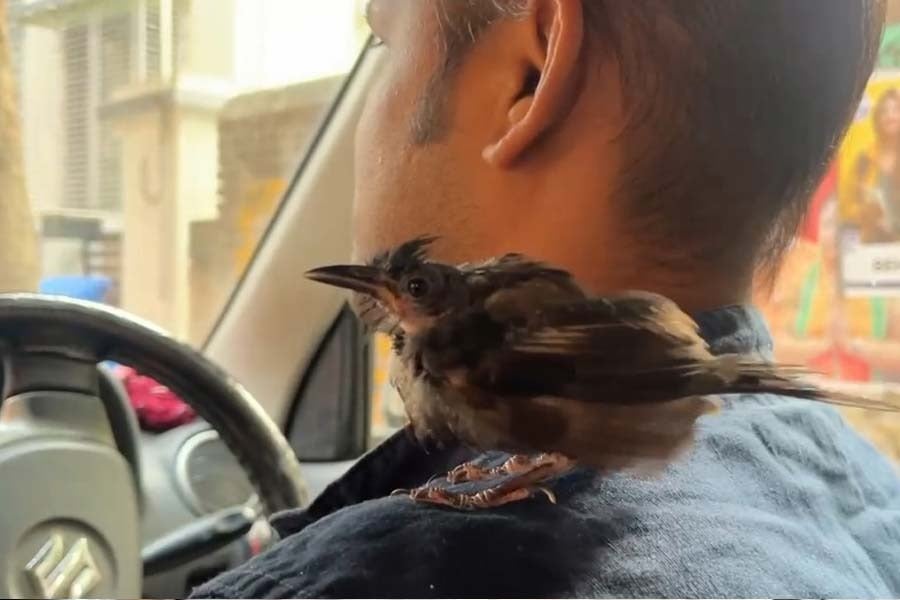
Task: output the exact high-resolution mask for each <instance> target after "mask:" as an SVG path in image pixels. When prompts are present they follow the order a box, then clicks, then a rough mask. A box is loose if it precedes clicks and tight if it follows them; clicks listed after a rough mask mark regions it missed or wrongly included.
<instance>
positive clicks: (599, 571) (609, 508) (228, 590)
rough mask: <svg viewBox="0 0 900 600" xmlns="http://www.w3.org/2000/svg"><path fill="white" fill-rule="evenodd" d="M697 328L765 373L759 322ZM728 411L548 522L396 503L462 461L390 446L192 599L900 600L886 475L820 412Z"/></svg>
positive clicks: (890, 483) (751, 403)
mask: <svg viewBox="0 0 900 600" xmlns="http://www.w3.org/2000/svg"><path fill="white" fill-rule="evenodd" d="M698 321H699V322H700V325H701V328H702V331H703V333H704V337H706V339H707V340H708V341H709V342H710V344H711V348H712V350H713V351H714V352H716V353H718V354H723V353H732V352H740V353H744V352H760V353H761V354H763V355H766V356H768V357H770V358H771V352H772V341H771V338H770V337H769V334H768V332H767V330H766V327H765V325H764V323H763V321H762V317H761V316H760V315H759V314H758V313H757V312H756V311H755V310H753V309H750V308H742V307H736V308H729V309H722V310H719V311H714V312H711V313H706V314H704V315H700V316H699V317H698ZM724 404H725V406H724V407H723V410H722V411H721V413H720V414H718V415H711V416H708V417H704V418H703V419H702V420H701V422H700V425H699V431H698V432H697V443H696V447H695V448H694V450H693V452H692V453H690V454H689V455H688V456H686V457H685V458H684V459H683V460H681V461H679V462H677V463H675V464H673V465H672V466H671V467H670V468H669V469H668V470H667V471H666V472H665V473H664V474H662V475H661V476H659V477H657V478H646V479H638V478H635V477H630V476H627V475H603V474H598V473H596V472H592V471H588V470H578V471H575V472H573V473H571V474H569V475H567V476H564V477H562V478H560V479H559V480H558V481H556V482H555V483H554V484H552V486H551V487H552V489H553V490H554V492H555V493H556V495H557V497H558V499H559V504H558V505H556V506H554V505H551V504H550V503H549V502H547V500H546V499H545V498H543V497H542V496H541V497H538V498H537V499H534V500H529V501H525V502H520V503H515V504H511V505H508V506H506V507H502V508H500V509H496V510H486V511H475V512H458V511H454V510H448V509H445V508H439V507H433V506H428V505H424V504H417V503H414V502H412V501H410V500H409V499H408V498H405V497H391V496H390V493H391V491H392V490H395V489H409V488H411V487H415V486H418V485H421V484H423V483H425V482H426V481H427V480H428V479H429V477H431V476H432V475H434V474H442V473H446V472H447V471H448V470H449V469H450V468H451V467H453V466H455V465H456V464H458V463H459V462H460V461H462V460H463V459H465V458H467V455H466V453H465V452H464V451H462V450H461V449H458V448H457V449H449V450H446V451H433V452H431V453H430V454H426V453H425V452H424V451H423V450H422V449H421V448H420V447H419V446H418V445H416V444H415V443H414V442H413V441H411V440H410V436H409V435H408V434H407V432H406V431H401V432H400V433H398V434H397V435H395V436H394V437H392V438H391V439H389V440H388V441H387V442H385V443H384V444H382V445H381V446H379V447H378V448H376V449H375V450H373V451H372V452H370V453H369V454H368V455H366V456H364V457H363V458H362V459H360V461H359V462H358V463H357V464H356V466H354V468H353V469H351V470H350V471H348V472H347V474H346V475H345V476H344V477H343V478H342V479H340V480H339V481H338V482H336V483H334V484H332V485H331V486H329V487H328V488H327V490H326V491H325V492H324V493H323V494H322V495H321V496H319V497H318V498H317V499H316V500H315V501H314V502H313V503H312V505H310V507H309V508H308V509H307V510H304V511H301V510H298V511H292V512H288V513H284V514H282V515H280V516H278V517H276V518H275V519H274V520H273V525H274V526H275V528H276V529H277V530H278V531H279V533H280V535H281V538H282V541H281V542H280V543H279V544H277V545H276V546H275V547H274V548H272V549H271V550H269V551H268V552H266V553H264V554H262V555H260V556H258V557H257V558H255V559H253V560H251V561H249V562H247V563H245V564H243V565H241V566H239V567H238V568H237V569H235V570H234V571H231V572H228V573H225V574H222V575H220V576H219V577H217V578H216V579H214V580H212V581H211V582H210V583H208V584H206V585H204V586H202V587H200V588H198V589H197V591H196V592H195V596H194V597H207V598H356V597H363V598H432V597H436V598H466V597H478V598H563V597H578V598H598V597H625V598H645V597H650V598H734V597H737V598H896V597H900V479H898V475H897V473H896V472H895V471H894V470H893V469H892V467H891V466H890V465H889V464H888V462H887V461H886V460H885V459H884V458H883V457H882V456H881V455H880V454H879V453H878V452H877V451H876V450H875V449H874V448H873V447H872V446H871V445H870V444H869V443H867V442H865V441H864V440H863V439H862V438H860V437H859V436H858V435H857V434H856V433H854V432H853V430H851V429H850V427H848V426H847V425H846V424H845V422H844V421H843V420H842V418H841V417H840V415H839V414H838V413H837V412H836V411H835V410H834V409H833V408H831V407H830V406H824V405H821V404H815V403H811V402H805V401H801V400H792V399H787V398H778V397H775V396H771V395H744V396H729V397H728V398H727V399H725V400H724ZM505 458H507V456H506V455H503V454H499V453H490V454H486V455H483V456H481V457H480V459H479V460H480V461H481V462H483V463H488V464H500V463H501V462H502V461H503V460H505ZM439 481H440V480H439ZM445 485H446V484H445ZM463 485H469V486H473V485H478V484H463ZM470 489H471V488H470Z"/></svg>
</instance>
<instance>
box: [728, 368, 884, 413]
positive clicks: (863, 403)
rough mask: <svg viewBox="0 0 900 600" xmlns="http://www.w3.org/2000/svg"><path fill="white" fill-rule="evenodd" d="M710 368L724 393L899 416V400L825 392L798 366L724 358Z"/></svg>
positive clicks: (811, 372)
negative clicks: (722, 384)
mask: <svg viewBox="0 0 900 600" xmlns="http://www.w3.org/2000/svg"><path fill="white" fill-rule="evenodd" d="M710 367H711V368H712V369H713V372H714V373H715V374H716V375H717V376H719V377H721V379H722V380H723V381H724V382H725V386H726V389H727V391H726V392H724V393H733V394H741V393H747V394H751V393H755V394H760V393H763V394H777V395H781V396H790V397H794V398H801V399H805V400H813V401H816V402H824V403H827V404H834V405H838V406H849V407H855V408H863V409H867V410H880V411H890V412H900V397H897V396H894V395H885V396H883V397H882V398H871V397H865V396H860V395H857V394H849V393H846V392H842V391H839V390H836V389H829V388H828V387H827V386H826V385H817V384H816V383H815V382H814V381H813V380H814V379H816V378H817V377H821V375H819V374H817V373H814V372H813V371H810V370H809V369H806V368H804V367H800V366H794V365H778V364H772V363H768V362H765V361H761V360H753V359H748V358H747V357H745V356H738V355H725V356H721V357H718V358H717V359H716V360H714V361H713V362H712V363H710Z"/></svg>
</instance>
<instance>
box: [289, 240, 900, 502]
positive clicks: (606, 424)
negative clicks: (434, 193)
mask: <svg viewBox="0 0 900 600" xmlns="http://www.w3.org/2000/svg"><path fill="white" fill-rule="evenodd" d="M436 240H437V238H436V237H433V236H421V237H417V238H415V239H412V240H409V241H407V242H405V243H402V244H399V245H398V246H397V247H395V248H393V249H391V250H388V251H385V252H381V253H379V254H378V255H376V256H375V257H373V258H372V259H371V260H370V261H368V262H367V263H366V264H363V265H333V266H327V267H321V268H318V269H313V270H311V271H309V272H307V273H306V277H308V278H309V279H311V280H313V281H316V282H320V283H324V284H328V285H331V286H337V287H340V288H344V289H348V290H351V291H352V292H354V296H353V300H352V303H351V304H352V307H353V309H354V311H355V312H356V314H357V315H358V316H359V318H360V320H361V321H362V323H363V324H364V325H365V326H366V327H367V328H368V329H370V330H373V331H378V332H382V333H385V334H388V335H390V336H391V338H392V348H393V352H394V354H395V358H396V360H394V361H393V363H392V368H391V375H390V379H391V382H392V384H393V385H394V387H395V388H396V389H397V391H398V393H399V395H400V397H401V399H402V400H403V404H404V407H405V410H406V413H407V416H408V418H409V427H410V428H411V432H412V433H413V434H414V435H415V437H416V438H417V439H418V440H419V441H420V442H422V443H434V444H437V445H439V446H441V445H450V444H462V445H464V446H468V447H470V448H472V449H475V450H480V451H489V450H497V451H503V452H506V453H509V454H510V455H511V457H510V458H509V459H508V460H507V461H506V462H505V463H503V464H502V465H500V466H498V467H493V468H483V467H481V466H479V465H477V464H475V463H473V462H469V463H464V464H461V465H459V466H458V467H456V468H454V469H453V470H452V471H450V472H449V473H448V474H447V480H448V481H449V482H450V483H461V482H472V481H486V480H495V481H499V483H498V484H496V485H494V486H491V487H488V488H486V489H483V490H481V491H478V492H472V493H462V492H453V491H450V490H449V489H447V487H446V486H444V487H442V486H437V485H432V484H431V482H429V483H427V484H425V485H424V486H421V487H419V488H416V489H414V490H408V491H407V490H400V493H405V494H408V495H409V496H410V497H411V498H412V499H413V500H417V501H421V502H428V503H432V504H439V505H443V506H447V507H450V508H454V509H460V510H476V509H487V508H493V507H497V506H502V505H504V504H507V503H510V502H516V501H519V500H523V499H527V498H531V497H533V496H536V495H540V494H543V495H545V496H546V497H547V498H548V499H549V500H550V501H551V502H556V498H555V495H554V493H553V492H552V490H550V489H549V487H547V485H545V484H546V483H547V482H548V481H550V480H552V479H554V478H557V477H559V476H560V475H562V474H565V473H567V472H569V471H571V470H572V469H574V468H576V467H589V468H593V469H596V470H598V471H601V472H617V471H633V472H636V473H643V474H654V473H659V472H660V471H661V470H663V469H664V468H665V467H667V466H668V465H669V464H670V463H672V462H673V461H675V460H676V459H678V458H679V457H680V456H681V455H683V454H684V453H685V452H686V451H687V450H688V449H689V448H690V447H691V445H692V443H693V440H694V437H695V430H696V424H697V422H698V420H699V419H700V418H701V417H703V416H704V415H711V414H715V413H716V412H717V411H718V410H719V408H720V406H721V398H720V396H722V395H725V394H737V393H771V394H777V395H780V396H789V397H796V398H801V399H807V400H812V401H819V402H825V403H830V404H835V405H847V406H856V407H862V408H868V409H875V410H889V411H897V410H900V403H898V402H895V401H894V400H891V399H888V400H885V399H869V398H863V397H857V396H853V395H849V394H846V393H841V392H838V391H829V390H826V389H824V388H822V387H819V386H817V385H815V384H813V383H811V381H809V376H811V375H813V374H812V373H810V372H808V371H807V370H805V369H804V368H801V367H797V366H791V365H780V364H775V363H772V362H771V361H768V360H766V359H764V358H763V357H761V356H758V355H754V354H727V355H714V354H713V353H712V352H711V350H710V348H709V346H708V345H707V343H706V341H705V340H704V339H703V337H702V336H701V335H700V329H699V326H698V324H697V322H696V321H695V320H694V319H693V318H692V317H691V316H689V315H688V314H687V313H686V312H684V311H683V310H681V308H680V307H679V306H678V305H677V304H676V303H675V302H674V301H672V300H671V299H669V298H667V297H665V296H663V295H660V294H657V293H653V292H649V291H641V290H631V291H627V290H626V291H621V292H619V293H616V294H611V295H604V296H595V295H592V294H590V293H588V292H587V291H586V290H585V289H584V288H583V287H582V286H581V285H579V284H578V282H577V281H576V280H575V278H574V277H573V276H572V274H570V273H569V272H568V271H566V270H564V269H561V268H557V267H554V266H552V265H548V264H545V263H543V262H540V261H538V260H535V259H532V258H529V257H528V256H525V255H523V254H519V253H508V254H504V255H501V256H498V257H494V258H490V259H487V260H484V261H482V262H477V263H464V264H460V265H451V264H446V263H441V262H437V261H434V260H431V259H430V258H429V249H430V247H431V245H432V244H433V243H434V242H435V241H436ZM492 478H493V479H492Z"/></svg>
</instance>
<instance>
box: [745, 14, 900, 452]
mask: <svg viewBox="0 0 900 600" xmlns="http://www.w3.org/2000/svg"><path fill="white" fill-rule="evenodd" d="M889 7H890V9H889V15H888V17H889V23H888V26H887V28H886V31H885V35H884V38H883V40H882V45H881V49H880V52H879V57H878V66H877V68H876V70H875V73H874V74H873V76H872V78H871V79H870V81H869V83H868V86H867V88H866V91H865V94H864V96H863V99H862V102H861V103H860V105H859V108H858V110H857V111H856V115H855V117H854V119H853V122H852V124H851V126H850V129H849V131H848V132H847V135H846V137H845V138H844V140H843V142H842V143H841V144H840V146H839V149H838V152H837V156H836V157H835V159H834V161H833V163H832V164H831V166H830V168H829V170H828V173H827V174H826V176H825V177H824V179H823V180H822V182H821V183H820V184H819V186H818V188H817V190H816V192H815V194H814V195H813V199H812V203H811V208H810V210H809V213H808V215H807V216H806V219H805V221H804V222H803V225H802V226H801V228H800V231H799V233H798V235H797V238H796V240H795V241H794V244H793V246H792V248H791V249H790V250H789V251H788V253H787V255H786V257H785V260H784V262H783V264H782V266H781V270H780V272H779V274H778V277H777V279H776V280H775V283H774V286H769V285H761V287H760V290H759V294H758V297H757V303H758V304H759V305H760V306H761V307H762V308H763V311H764V313H765V315H766V317H767V320H768V322H769V324H770V327H771V328H772V332H773V336H774V338H775V348H776V352H777V357H778V359H779V360H781V361H783V362H788V363H792V364H803V365H806V366H807V367H810V368H812V369H814V370H815V371H816V372H819V373H823V374H825V375H827V376H828V377H829V378H831V379H832V380H833V381H834V383H835V384H836V385H842V386H845V387H848V388H849V389H850V390H851V391H856V392H861V393H863V394H868V395H878V394H881V393H884V392H886V391H887V392H896V391H897V390H898V389H900V388H898V386H900V170H898V166H900V162H898V158H900V157H898V154H897V153H898V152H900V3H896V2H893V3H891V4H890V5H889ZM763 283H766V282H763ZM844 412H845V414H846V416H847V417H848V420H849V421H850V422H851V423H852V424H853V425H855V426H857V427H858V428H859V429H860V430H862V432H863V433H865V434H866V435H867V436H868V437H869V438H870V439H871V440H872V441H873V442H874V443H876V444H877V445H878V446H880V447H881V449H882V450H884V451H885V452H886V453H888V454H889V455H891V456H893V457H894V458H895V459H897V460H900V428H898V422H897V420H896V419H894V418H892V417H891V416H890V415H885V414H882V413H878V412H873V411H861V410H853V409H847V410H845V411H844Z"/></svg>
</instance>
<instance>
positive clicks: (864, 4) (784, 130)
mask: <svg viewBox="0 0 900 600" xmlns="http://www.w3.org/2000/svg"><path fill="white" fill-rule="evenodd" d="M583 5H584V11H585V19H586V22H587V24H588V26H589V28H590V31H591V33H592V35H591V38H590V39H591V40H592V41H593V42H594V43H592V44H591V45H592V46H593V47H595V48H598V49H600V51H607V52H611V53H613V55H614V56H615V58H616V60H617V61H618V63H619V65H620V70H621V77H622V84H623V86H622V87H623V91H624V94H625V102H626V106H628V107H629V119H628V124H627V127H626V129H625V130H623V133H622V138H621V140H622V142H623V147H624V148H625V152H626V154H627V156H626V163H625V164H626V165H627V168H626V170H625V172H623V173H622V174H621V178H620V182H619V186H618V190H619V193H618V196H619V197H620V199H621V203H622V208H623V211H624V214H626V215H627V216H628V217H629V220H630V222H631V223H632V224H633V225H634V227H635V231H636V233H637V234H639V235H642V236H644V237H645V239H648V240H650V241H653V242H662V243H666V244H668V246H667V247H669V248H679V249H680V251H681V252H682V253H683V254H681V255H680V256H668V257H666V256H657V257H655V258H657V259H659V260H667V259H669V260H682V259H688V260H691V261H697V260H701V261H703V263H704V264H707V265H709V266H710V267H713V268H719V269H723V270H731V269H735V268H744V267H746V265H747V264H748V262H752V263H753V264H776V263H777V262H778V259H779V258H780V257H781V255H782V253H783V252H784V250H785V249H786V248H787V247H788V246H789V244H790V241H791V239H792V238H793V236H794V234H795V233H796V229H797V227H798V225H799V223H800V221H801V220H802V217H803V215H804V214H805V212H806V209H807V206H808V201H809V198H810V196H811V194H812V192H813V191H814V188H815V186H816V185H817V184H818V182H819V181H820V179H821V177H822V175H823V174H824V172H825V170H826V168H827V166H828V164H829V162H830V161H831V159H832V157H833V154H834V151H835V149H836V147H837V145H838V143H839V141H840V140H841V138H842V137H843V135H844V133H845V131H846V128H847V126H848V124H849V122H850V119H851V118H852V115H853V114H854V112H855V109H856V107H857V105H858V102H859V99H860V97H861V95H862V92H863V90H864V88H865V84H866V82H867V80H868V78H869V76H870V74H871V72H872V69H873V66H874V61H875V57H876V54H877V50H878V44H879V41H880V37H881V32H882V28H883V26H884V18H885V3H884V0H627V1H624V0H584V2H583ZM437 6H438V10H439V13H440V14H439V16H440V24H441V29H442V31H443V42H444V43H445V46H446V51H445V57H444V65H443V68H442V72H441V73H440V76H443V77H446V75H447V74H448V73H450V72H452V70H453V69H454V68H455V67H456V66H457V65H458V63H459V61H460V57H461V56H462V55H463V54H464V50H465V49H466V48H467V47H468V46H470V45H471V44H473V43H475V41H476V40H477V39H478V36H479V35H480V34H481V32H483V31H484V30H485V29H486V28H488V27H489V26H490V25H491V24H492V23H494V22H496V21H497V20H498V19H503V18H512V17H515V15H516V14H517V13H518V12H519V11H522V10H525V7H526V4H525V3H524V2H523V1H522V0H437ZM423 139H425V138H423ZM748 259H750V260H749V261H748Z"/></svg>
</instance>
